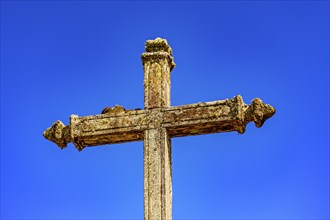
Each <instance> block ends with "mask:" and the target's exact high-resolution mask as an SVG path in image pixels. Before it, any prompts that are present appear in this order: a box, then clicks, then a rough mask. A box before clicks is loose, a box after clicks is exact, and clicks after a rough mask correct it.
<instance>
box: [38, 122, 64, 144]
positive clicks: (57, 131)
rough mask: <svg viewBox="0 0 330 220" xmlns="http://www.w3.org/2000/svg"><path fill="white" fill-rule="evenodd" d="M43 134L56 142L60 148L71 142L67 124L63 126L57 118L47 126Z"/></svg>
mask: <svg viewBox="0 0 330 220" xmlns="http://www.w3.org/2000/svg"><path fill="white" fill-rule="evenodd" d="M43 136H44V137H45V138H46V139H48V140H50V141H52V142H54V143H55V144H57V146H58V147H60V148H61V149H63V148H65V147H66V145H67V144H68V143H69V142H71V137H70V129H69V126H64V124H63V123H62V122H61V121H60V120H58V121H56V122H55V123H54V124H53V125H52V126H51V127H49V128H47V129H46V130H45V131H44V133H43Z"/></svg>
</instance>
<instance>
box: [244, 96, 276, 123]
mask: <svg viewBox="0 0 330 220" xmlns="http://www.w3.org/2000/svg"><path fill="white" fill-rule="evenodd" d="M275 112H276V110H275V108H274V107H272V106H271V105H268V104H265V103H263V102H262V101H261V99H259V98H255V99H253V101H252V104H251V105H249V106H248V107H247V109H246V110H245V117H244V118H245V123H246V124H247V123H248V122H250V121H254V124H255V125H256V127H258V128H260V127H261V126H262V125H263V124H264V122H265V121H266V120H267V119H268V118H270V117H272V116H273V115H274V114H275Z"/></svg>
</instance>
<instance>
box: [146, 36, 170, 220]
mask: <svg viewBox="0 0 330 220" xmlns="http://www.w3.org/2000/svg"><path fill="white" fill-rule="evenodd" d="M145 49H146V52H145V53H143V54H142V62H143V66H144V107H145V109H146V110H148V109H159V111H155V113H154V114H153V115H152V116H151V120H150V122H151V126H150V128H149V129H147V130H146V131H145V132H144V218H145V219H146V220H153V219H172V163H171V141H170V138H169V136H168V133H167V130H166V129H165V128H161V126H160V123H161V119H162V115H161V114H162V112H161V109H162V108H164V107H169V106H170V86H171V85H170V84H171V82H170V73H171V70H172V69H173V68H174V66H175V64H174V61H173V57H172V49H171V47H170V46H169V45H168V44H167V41H166V40H164V39H160V38H156V39H155V40H150V41H147V42H146V47H145Z"/></svg>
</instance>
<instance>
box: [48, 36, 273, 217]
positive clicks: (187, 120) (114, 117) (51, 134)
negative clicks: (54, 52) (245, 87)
mask: <svg viewBox="0 0 330 220" xmlns="http://www.w3.org/2000/svg"><path fill="white" fill-rule="evenodd" d="M145 49H146V52H145V53H143V54H142V62H143V66H144V107H145V110H125V108H124V107H122V106H119V105H116V106H114V107H111V108H110V107H106V108H105V109H103V111H102V114H99V115H93V116H84V117H79V116H77V115H71V117H70V124H69V125H68V126H64V125H63V123H62V122H61V121H56V122H55V123H54V124H53V125H52V126H51V127H50V128H48V129H47V130H46V131H45V132H44V134H43V135H44V137H45V138H47V139H48V140H50V141H53V142H54V143H56V144H57V145H58V146H59V147H60V148H64V147H66V145H67V144H68V143H69V142H72V143H73V144H74V145H75V147H76V148H77V149H78V150H79V151H80V150H82V149H83V148H84V147H87V146H97V145H105V144H114V143H123V142H129V141H140V140H144V216H145V219H147V220H148V219H150V220H154V219H164V220H165V219H166V220H170V219H172V166H171V139H170V138H173V137H180V136H188V135H200V134H209V133H218V132H230V131H237V132H239V133H244V132H245V127H246V124H247V123H249V122H252V121H253V122H254V123H255V125H256V126H257V127H261V126H262V125H263V123H264V122H265V121H266V120H267V119H268V118H270V117H272V116H273V115H274V113H275V109H274V108H273V107H272V106H270V105H268V104H265V103H263V102H262V101H261V100H260V99H259V98H256V99H254V100H253V101H252V104H251V105H247V104H245V103H244V102H243V99H242V97H241V96H235V97H234V98H232V99H226V100H222V101H214V102H202V103H196V104H189V105H183V106H175V107H170V87H171V80H170V73H171V71H172V69H173V68H174V67H175V63H174V60H173V57H172V48H171V47H170V46H169V45H168V43H167V41H166V40H165V39H161V38H156V39H155V40H148V41H147V42H146V45H145Z"/></svg>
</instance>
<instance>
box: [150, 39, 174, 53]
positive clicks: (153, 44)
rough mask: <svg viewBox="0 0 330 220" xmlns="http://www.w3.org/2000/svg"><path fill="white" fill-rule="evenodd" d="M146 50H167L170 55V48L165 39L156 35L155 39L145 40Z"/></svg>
mask: <svg viewBox="0 0 330 220" xmlns="http://www.w3.org/2000/svg"><path fill="white" fill-rule="evenodd" d="M145 49H146V52H167V53H169V55H172V48H171V47H170V45H168V43H167V40H166V39H163V38H160V37H157V38H156V39H155V40H147V41H146V44H145Z"/></svg>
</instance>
